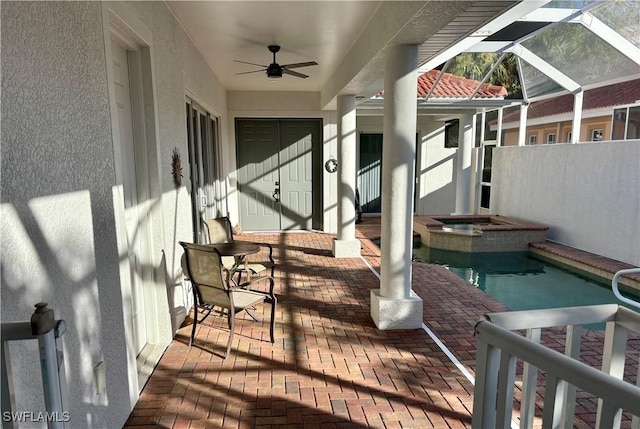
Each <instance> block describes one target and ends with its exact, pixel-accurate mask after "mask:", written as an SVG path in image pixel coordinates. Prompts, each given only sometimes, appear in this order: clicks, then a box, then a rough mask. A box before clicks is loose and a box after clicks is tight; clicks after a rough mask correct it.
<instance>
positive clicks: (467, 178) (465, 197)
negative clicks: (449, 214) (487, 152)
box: [454, 114, 475, 215]
mask: <svg viewBox="0 0 640 429" xmlns="http://www.w3.org/2000/svg"><path fill="white" fill-rule="evenodd" d="M474 120H475V115H471V114H468V115H463V116H461V117H460V126H459V133H458V163H457V169H456V211H455V213H454V214H459V215H463V214H471V209H470V207H471V206H470V204H471V152H472V149H473V141H474V135H475V133H474V132H473V123H474Z"/></svg>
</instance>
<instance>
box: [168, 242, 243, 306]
mask: <svg viewBox="0 0 640 429" xmlns="http://www.w3.org/2000/svg"><path fill="white" fill-rule="evenodd" d="M180 245H181V246H182V247H183V248H184V251H185V255H186V266H187V267H186V268H187V272H188V274H187V275H188V277H189V279H190V280H191V282H192V283H193V285H194V286H195V287H197V288H198V290H199V291H200V295H201V297H202V300H203V301H204V302H205V303H211V304H217V305H220V306H223V307H227V306H229V305H231V302H232V301H231V297H230V295H229V291H230V288H229V279H228V272H227V271H226V270H224V267H223V265H222V258H221V256H220V253H218V251H217V250H216V249H214V248H213V247H210V246H203V245H201V244H194V243H185V242H183V241H181V242H180ZM227 308H228V307H227Z"/></svg>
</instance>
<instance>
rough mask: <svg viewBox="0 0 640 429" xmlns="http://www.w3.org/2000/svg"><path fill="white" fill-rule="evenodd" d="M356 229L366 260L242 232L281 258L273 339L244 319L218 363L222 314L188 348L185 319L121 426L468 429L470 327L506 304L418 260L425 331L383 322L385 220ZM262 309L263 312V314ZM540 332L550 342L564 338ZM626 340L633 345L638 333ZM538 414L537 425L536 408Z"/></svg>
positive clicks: (582, 416)
mask: <svg viewBox="0 0 640 429" xmlns="http://www.w3.org/2000/svg"><path fill="white" fill-rule="evenodd" d="M356 234H357V237H358V238H359V239H360V240H361V241H362V257H361V258H345V259H340V258H339V259H335V258H333V256H332V243H333V240H334V237H335V235H333V234H326V233H319V232H304V233H293V232H292V233H279V234H259V236H256V235H255V234H242V235H240V236H239V237H238V238H239V239H240V240H256V239H258V238H259V240H260V241H268V242H270V243H271V244H273V246H274V250H275V253H276V259H277V260H278V261H279V266H278V270H277V283H276V285H277V286H276V288H277V294H278V299H279V308H278V311H277V322H276V342H275V344H271V343H269V342H268V325H267V324H266V323H265V324H264V325H262V324H260V323H256V322H254V321H252V320H251V319H249V318H245V319H242V318H239V319H238V322H239V323H238V324H237V325H236V333H237V335H236V336H235V340H234V344H233V346H232V353H231V355H230V356H229V358H228V359H227V361H226V362H224V363H223V362H222V357H221V354H222V352H223V351H224V345H225V343H226V339H227V335H228V329H227V327H226V324H225V318H223V317H216V316H215V315H214V316H210V317H209V318H208V319H207V322H205V324H204V325H203V326H202V327H201V328H200V331H199V332H198V334H197V340H196V344H195V345H194V346H193V347H191V348H189V346H188V342H189V335H190V329H191V319H190V317H189V318H187V320H186V321H185V324H184V325H183V326H182V328H181V329H180V330H179V331H178V333H177V335H176V337H175V338H174V340H173V341H172V343H171V344H170V345H169V347H168V348H167V350H166V352H165V353H164V355H163V357H162V358H161V359H160V361H159V363H158V365H157V367H156V369H155V371H154V373H153V374H152V376H151V378H150V379H149V382H148V383H147V385H146V386H145V388H144V390H143V391H142V393H141V396H140V400H139V401H138V403H137V405H136V406H135V408H134V410H133V411H132V413H131V415H130V416H129V418H128V420H127V423H126V427H129V428H136V427H163V428H200V427H201V428H204V427H230V428H249V427H291V428H294V427H295V428H302V427H304V428H336V427H344V428H357V427H362V428H364V427H375V428H400V427H413V428H418V427H425V428H463V427H471V412H472V408H473V388H474V386H473V378H474V376H475V373H474V368H475V359H476V340H475V338H474V325H475V324H476V323H477V322H478V320H480V318H481V317H482V316H483V315H484V314H486V313H491V312H496V311H505V310H507V308H506V307H504V306H503V305H502V304H500V303H499V302H497V301H495V300H494V299H493V298H491V297H489V296H488V295H486V294H484V293H483V292H481V291H480V290H478V289H475V288H473V287H471V286H470V285H468V284H467V283H465V282H464V281H463V280H462V279H460V278H458V277H457V276H456V275H455V274H453V273H451V272H450V271H448V270H446V269H445V268H443V267H440V266H436V265H430V264H425V263H419V262H414V263H413V267H412V268H413V282H412V288H413V290H414V291H415V292H416V293H417V294H418V295H419V296H420V297H422V298H423V309H422V310H423V314H424V318H423V320H424V324H423V326H422V328H421V329H410V330H409V329H408V330H379V329H376V326H375V325H374V323H373V321H372V320H371V317H370V315H369V306H368V304H367V298H368V296H369V293H370V290H372V289H375V288H377V287H378V285H379V279H378V277H377V274H376V273H377V272H379V269H380V250H379V248H378V247H377V246H376V244H374V243H373V242H372V241H371V240H370V238H378V237H379V236H380V224H379V219H377V218H367V219H366V220H365V222H364V223H362V224H360V225H358V226H357V231H356ZM558 251H559V252H561V251H562V250H558ZM573 256H575V257H577V256H576V255H573ZM614 268H617V267H614ZM264 309H265V314H264V315H259V316H258V317H259V318H261V317H264V320H267V319H268V314H267V313H268V310H269V306H264ZM261 310H262V308H261V307H259V308H258V311H261ZM560 334H561V333H560ZM603 336H604V335H603V331H585V334H583V339H582V341H583V343H582V344H583V346H584V347H585V349H587V350H591V349H592V347H593V348H596V347H598V348H599V347H601V344H602V341H603ZM545 337H546V338H545V341H544V343H545V344H546V345H548V346H550V347H552V348H555V349H557V350H562V348H563V347H564V344H563V343H562V340H561V339H558V338H557V337H554V336H553V335H551V336H548V337H547V336H546V335H545ZM261 339H262V340H261ZM629 344H630V347H636V348H637V347H638V346H640V338H638V337H637V336H636V337H633V338H632V339H631V340H630V341H629ZM590 364H592V365H594V366H596V367H597V366H598V365H599V364H600V363H599V361H598V360H597V359H595V360H593V361H592V362H590ZM631 371H633V370H631ZM631 376H633V375H631ZM578 401H579V402H578V406H577V407H576V410H577V411H576V417H575V425H576V426H575V427H593V426H594V422H595V415H596V408H597V402H596V401H595V400H594V399H593V398H585V397H581V398H579V400H578ZM514 415H515V416H518V412H517V410H516V413H515V414H514ZM536 415H537V417H536V422H537V424H538V425H539V424H540V416H541V410H540V409H539V408H538V410H537V412H536ZM516 422H517V417H516ZM626 424H629V421H628V420H627V421H623V427H625V426H624V425H626Z"/></svg>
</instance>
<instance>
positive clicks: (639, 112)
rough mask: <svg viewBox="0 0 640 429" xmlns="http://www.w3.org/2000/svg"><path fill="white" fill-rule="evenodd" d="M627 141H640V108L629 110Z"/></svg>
mask: <svg viewBox="0 0 640 429" xmlns="http://www.w3.org/2000/svg"><path fill="white" fill-rule="evenodd" d="M627 139H640V106H635V107H631V108H629V125H627Z"/></svg>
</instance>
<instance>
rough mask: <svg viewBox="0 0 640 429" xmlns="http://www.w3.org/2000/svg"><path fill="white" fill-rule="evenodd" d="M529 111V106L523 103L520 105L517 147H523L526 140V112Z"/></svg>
mask: <svg viewBox="0 0 640 429" xmlns="http://www.w3.org/2000/svg"><path fill="white" fill-rule="evenodd" d="M528 110H529V104H528V103H523V104H521V105H520V128H519V130H518V146H524V145H525V141H526V138H527V111H528Z"/></svg>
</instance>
